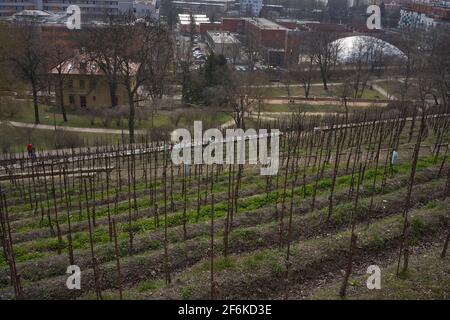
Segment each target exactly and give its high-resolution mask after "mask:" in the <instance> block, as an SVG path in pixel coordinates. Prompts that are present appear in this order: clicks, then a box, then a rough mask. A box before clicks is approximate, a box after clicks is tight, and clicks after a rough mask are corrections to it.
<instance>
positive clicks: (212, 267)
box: [211, 194, 216, 300]
mask: <svg viewBox="0 0 450 320" xmlns="http://www.w3.org/2000/svg"><path fill="white" fill-rule="evenodd" d="M215 288H216V284H215V282H214V194H212V195H211V300H214V299H215Z"/></svg>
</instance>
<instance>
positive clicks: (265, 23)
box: [248, 18, 288, 30]
mask: <svg viewBox="0 0 450 320" xmlns="http://www.w3.org/2000/svg"><path fill="white" fill-rule="evenodd" d="M248 21H249V22H250V23H253V24H255V25H256V26H258V27H259V28H260V29H271V30H272V29H275V30H288V29H287V28H285V27H283V26H280V25H279V24H277V23H275V22H273V21H270V20H268V19H265V18H252V19H248Z"/></svg>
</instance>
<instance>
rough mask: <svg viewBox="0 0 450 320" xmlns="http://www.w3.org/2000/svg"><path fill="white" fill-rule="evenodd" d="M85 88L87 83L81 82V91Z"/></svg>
mask: <svg viewBox="0 0 450 320" xmlns="http://www.w3.org/2000/svg"><path fill="white" fill-rule="evenodd" d="M84 88H85V82H84V80H80V89H84Z"/></svg>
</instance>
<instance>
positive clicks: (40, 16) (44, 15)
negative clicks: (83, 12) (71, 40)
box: [6, 10, 68, 24]
mask: <svg viewBox="0 0 450 320" xmlns="http://www.w3.org/2000/svg"><path fill="white" fill-rule="evenodd" d="M67 18H68V14H67V13H66V12H49V11H44V10H22V11H20V12H17V13H15V14H13V15H12V16H10V17H7V18H6V20H9V21H29V22H34V23H41V24H63V23H66V21H67Z"/></svg>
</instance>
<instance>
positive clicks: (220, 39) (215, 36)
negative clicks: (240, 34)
mask: <svg viewBox="0 0 450 320" xmlns="http://www.w3.org/2000/svg"><path fill="white" fill-rule="evenodd" d="M208 35H209V36H210V37H211V39H212V40H213V41H214V42H215V43H225V44H233V43H240V42H239V40H238V39H236V37H235V36H234V35H233V34H231V33H229V32H223V31H212V30H210V31H208Z"/></svg>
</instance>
